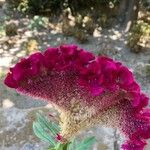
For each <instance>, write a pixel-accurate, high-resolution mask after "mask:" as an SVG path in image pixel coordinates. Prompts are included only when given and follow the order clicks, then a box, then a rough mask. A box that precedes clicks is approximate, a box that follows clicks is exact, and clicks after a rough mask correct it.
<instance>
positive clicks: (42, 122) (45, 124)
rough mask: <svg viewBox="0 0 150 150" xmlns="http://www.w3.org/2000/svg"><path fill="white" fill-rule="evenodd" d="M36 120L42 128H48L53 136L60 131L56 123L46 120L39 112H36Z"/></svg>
mask: <svg viewBox="0 0 150 150" xmlns="http://www.w3.org/2000/svg"><path fill="white" fill-rule="evenodd" d="M37 121H38V123H39V124H40V125H41V126H42V127H43V128H44V129H47V130H49V131H50V132H51V134H52V136H54V137H55V136H56V134H58V133H59V132H60V128H59V126H58V125H57V124H56V123H54V122H48V121H47V120H46V118H45V117H44V116H43V115H42V114H40V113H37Z"/></svg>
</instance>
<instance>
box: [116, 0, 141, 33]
mask: <svg viewBox="0 0 150 150" xmlns="http://www.w3.org/2000/svg"><path fill="white" fill-rule="evenodd" d="M139 2H140V0H122V1H121V3H120V8H119V13H118V21H119V24H120V25H121V26H122V27H123V29H124V30H125V32H128V31H129V30H130V28H131V27H132V25H133V22H134V21H135V20H137V18H138V11H139Z"/></svg>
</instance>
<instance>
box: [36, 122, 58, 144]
mask: <svg viewBox="0 0 150 150" xmlns="http://www.w3.org/2000/svg"><path fill="white" fill-rule="evenodd" d="M33 131H34V133H35V135H36V136H37V137H38V138H40V139H41V140H43V141H45V142H49V143H50V144H51V145H52V146H55V145H56V143H55V141H54V139H53V138H52V137H51V136H50V135H48V134H47V132H45V131H44V129H43V128H42V127H41V125H40V124H39V123H38V122H34V123H33Z"/></svg>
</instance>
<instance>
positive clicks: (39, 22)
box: [28, 16, 48, 30]
mask: <svg viewBox="0 0 150 150" xmlns="http://www.w3.org/2000/svg"><path fill="white" fill-rule="evenodd" d="M47 24H48V18H46V17H41V16H34V17H33V19H32V20H31V21H30V22H29V25H28V27H29V29H33V30H34V29H35V30H38V29H40V28H43V27H46V25H47Z"/></svg>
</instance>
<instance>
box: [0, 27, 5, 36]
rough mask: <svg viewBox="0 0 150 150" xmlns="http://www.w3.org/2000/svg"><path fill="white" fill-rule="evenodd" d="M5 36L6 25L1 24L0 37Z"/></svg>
mask: <svg viewBox="0 0 150 150" xmlns="http://www.w3.org/2000/svg"><path fill="white" fill-rule="evenodd" d="M2 36H5V26H4V25H2V24H0V37H2Z"/></svg>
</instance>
